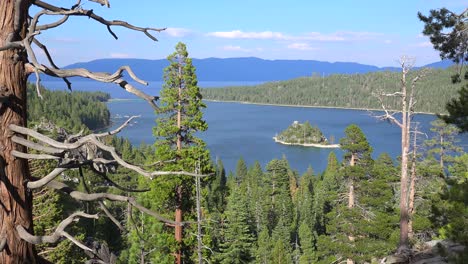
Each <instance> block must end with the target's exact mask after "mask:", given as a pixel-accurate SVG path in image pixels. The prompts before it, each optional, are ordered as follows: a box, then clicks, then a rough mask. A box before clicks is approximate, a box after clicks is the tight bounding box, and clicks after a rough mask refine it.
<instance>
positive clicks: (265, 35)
mask: <svg viewBox="0 0 468 264" xmlns="http://www.w3.org/2000/svg"><path fill="white" fill-rule="evenodd" d="M206 35H207V36H211V37H217V38H227V39H274V40H296V41H297V40H299V41H300V40H310V41H346V40H368V39H373V38H376V37H379V36H382V35H383V34H382V33H375V32H365V31H364V32H354V31H340V32H335V33H329V34H324V33H320V32H308V33H304V34H301V35H287V34H284V33H281V32H274V31H260V32H255V31H251V32H246V31H242V30H232V31H216V32H209V33H207V34H206Z"/></svg>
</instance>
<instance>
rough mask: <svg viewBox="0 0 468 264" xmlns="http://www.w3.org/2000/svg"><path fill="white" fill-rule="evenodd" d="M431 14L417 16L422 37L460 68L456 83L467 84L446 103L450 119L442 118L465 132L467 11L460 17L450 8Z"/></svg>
mask: <svg viewBox="0 0 468 264" xmlns="http://www.w3.org/2000/svg"><path fill="white" fill-rule="evenodd" d="M429 13H430V14H429V15H428V16H425V15H423V14H422V13H420V12H419V13H418V17H419V19H420V20H421V21H422V22H424V30H423V32H422V33H423V34H424V35H425V36H429V39H430V41H431V43H432V45H433V47H434V49H436V50H438V51H439V54H440V57H441V58H442V59H450V60H452V61H453V62H455V63H456V64H457V65H458V69H457V73H456V74H455V75H453V76H452V82H453V83H460V82H463V81H464V82H465V84H463V86H462V88H461V89H460V90H459V91H458V98H454V99H452V100H451V101H450V102H448V103H447V105H446V109H447V111H448V112H449V115H448V116H441V118H442V119H443V120H444V121H445V122H448V123H452V124H455V125H457V126H458V127H459V128H460V129H461V130H462V132H467V131H468V84H467V83H466V81H467V80H468V71H467V70H466V69H465V67H464V66H465V64H466V63H467V62H468V8H465V10H463V12H461V13H459V14H457V13H455V12H452V11H450V10H448V9H447V8H441V9H432V10H430V11H429Z"/></svg>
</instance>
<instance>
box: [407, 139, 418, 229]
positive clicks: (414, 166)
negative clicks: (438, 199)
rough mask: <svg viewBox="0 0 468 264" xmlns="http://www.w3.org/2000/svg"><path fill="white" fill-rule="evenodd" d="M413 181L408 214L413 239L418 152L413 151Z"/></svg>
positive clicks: (411, 182)
mask: <svg viewBox="0 0 468 264" xmlns="http://www.w3.org/2000/svg"><path fill="white" fill-rule="evenodd" d="M415 141H416V140H415ZM411 163H412V164H411V180H410V193H409V201H408V214H409V221H408V238H413V235H414V233H413V215H414V213H415V210H414V196H415V193H416V186H415V184H416V150H413V160H412V162H411Z"/></svg>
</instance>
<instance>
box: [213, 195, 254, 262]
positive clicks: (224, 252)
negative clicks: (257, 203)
mask: <svg viewBox="0 0 468 264" xmlns="http://www.w3.org/2000/svg"><path fill="white" fill-rule="evenodd" d="M225 215H226V229H225V232H224V242H223V243H222V245H221V254H220V257H219V260H220V263H223V264H231V263H233V264H234V263H248V262H249V261H251V260H252V259H253V256H254V252H253V245H254V238H253V236H252V230H251V229H250V226H249V223H248V222H249V219H248V208H247V200H246V197H245V193H242V192H241V190H240V188H235V189H234V190H233V191H232V193H231V195H230V196H229V198H228V205H227V208H226V212H225Z"/></svg>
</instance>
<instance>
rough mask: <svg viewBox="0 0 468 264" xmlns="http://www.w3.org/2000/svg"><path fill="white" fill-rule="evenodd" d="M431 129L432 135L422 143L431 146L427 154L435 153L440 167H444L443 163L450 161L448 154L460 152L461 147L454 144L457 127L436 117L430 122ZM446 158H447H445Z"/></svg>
mask: <svg viewBox="0 0 468 264" xmlns="http://www.w3.org/2000/svg"><path fill="white" fill-rule="evenodd" d="M431 125H432V128H431V131H432V132H434V133H435V135H434V137H433V138H431V139H430V140H427V141H425V142H424V145H426V146H427V147H429V148H431V149H430V150H429V152H428V154H432V155H434V154H435V155H436V156H437V157H438V158H439V163H440V167H441V168H442V169H444V168H445V163H446V162H450V156H451V155H450V154H453V153H456V152H461V150H462V149H461V148H460V147H458V146H456V145H455V144H454V143H455V142H456V139H455V136H456V135H457V134H458V132H459V129H458V128H457V127H456V126H454V125H450V124H446V123H445V122H444V121H442V120H440V119H437V120H435V121H432V122H431ZM447 159H448V160H447Z"/></svg>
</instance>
